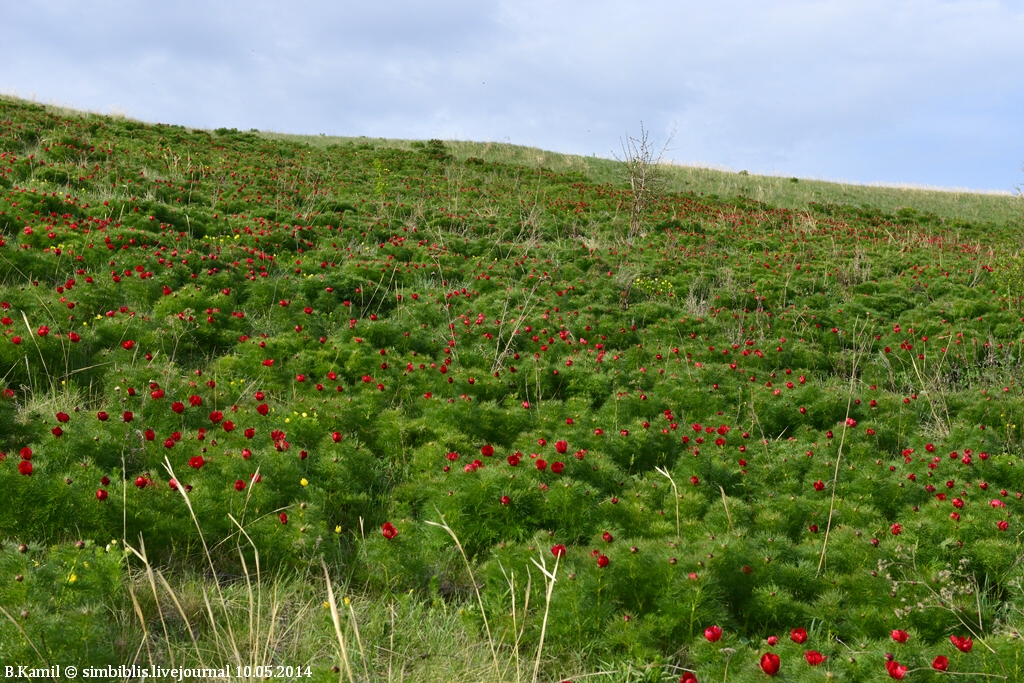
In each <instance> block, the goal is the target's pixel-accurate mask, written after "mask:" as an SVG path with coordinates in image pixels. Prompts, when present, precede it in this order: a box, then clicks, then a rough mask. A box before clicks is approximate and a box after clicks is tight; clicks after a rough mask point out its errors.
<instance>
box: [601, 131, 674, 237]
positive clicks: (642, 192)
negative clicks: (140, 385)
mask: <svg viewBox="0 0 1024 683" xmlns="http://www.w3.org/2000/svg"><path fill="white" fill-rule="evenodd" d="M674 136H675V131H672V134H671V135H669V137H668V140H666V141H665V144H664V145H662V147H661V149H660V150H657V151H656V150H655V145H654V143H653V142H652V141H651V139H650V131H649V130H647V129H646V128H644V124H643V122H642V121H641V122H640V137H633V136H631V135H629V134H628V133H627V134H626V138H625V139H624V140H620V142H621V143H622V157H621V158H620V157H619V156H618V155H614V156H615V159H616V160H617V161H619V162H620V163H621V164H622V165H623V167H624V170H625V172H626V179H627V180H628V181H629V187H630V190H632V194H633V196H632V202H631V205H630V207H629V239H630V240H632V239H633V238H634V237H636V236H637V235H638V234H640V221H641V219H642V218H643V216H644V214H645V213H647V209H648V208H650V206H651V204H652V203H653V202H654V201H655V199H656V198H657V196H658V195H659V194H660V192H661V189H662V187H663V186H664V182H665V178H664V172H663V167H662V159H663V158H664V156H665V150H666V149H668V145H669V143H670V142H672V138H673V137H674Z"/></svg>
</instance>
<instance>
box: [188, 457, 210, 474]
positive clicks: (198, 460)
mask: <svg viewBox="0 0 1024 683" xmlns="http://www.w3.org/2000/svg"><path fill="white" fill-rule="evenodd" d="M205 464H206V459H205V458H203V456H201V455H193V456H192V457H191V458H189V459H188V466H189V467H193V468H195V469H197V470H198V469H199V468H201V467H202V466H203V465H205Z"/></svg>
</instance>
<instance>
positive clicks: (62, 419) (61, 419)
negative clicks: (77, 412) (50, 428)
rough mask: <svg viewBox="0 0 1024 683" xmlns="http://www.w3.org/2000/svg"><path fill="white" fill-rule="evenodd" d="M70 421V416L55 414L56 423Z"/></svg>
mask: <svg viewBox="0 0 1024 683" xmlns="http://www.w3.org/2000/svg"><path fill="white" fill-rule="evenodd" d="M70 419H71V416H70V415H68V414H67V413H57V422H67V421H68V420H70Z"/></svg>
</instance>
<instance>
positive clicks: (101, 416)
mask: <svg viewBox="0 0 1024 683" xmlns="http://www.w3.org/2000/svg"><path fill="white" fill-rule="evenodd" d="M109 418H110V416H109V415H107V413H106V412H104V411H102V410H101V411H100V412H98V413H96V419H97V420H99V421H100V422H106V421H107V420H108V419H109Z"/></svg>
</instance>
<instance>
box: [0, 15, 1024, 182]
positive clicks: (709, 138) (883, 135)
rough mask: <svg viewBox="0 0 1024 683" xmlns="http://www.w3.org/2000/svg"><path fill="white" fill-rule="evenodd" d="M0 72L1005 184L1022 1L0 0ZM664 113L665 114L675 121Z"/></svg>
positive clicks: (325, 119)
mask: <svg viewBox="0 0 1024 683" xmlns="http://www.w3.org/2000/svg"><path fill="white" fill-rule="evenodd" d="M0 18H2V21H0V25H2V31H0V34H2V40H0V65H2V66H0V92H2V93H5V94H12V95H18V96H20V97H25V98H32V99H35V100H36V101H38V102H42V103H53V104H61V105H64V106H70V107H75V108H79V109H87V110H91V111H96V112H99V113H111V112H116V113H122V114H126V115H128V116H131V117H133V118H137V119H140V120H143V121H150V122H161V123H171V124H180V125H185V126H190V127H201V128H218V127H228V128H238V129H241V130H249V129H251V128H256V129H259V130H268V131H277V132H286V133H301V134H319V133H324V134H327V135H344V136H359V135H366V136H370V137H392V138H407V139H409V138H411V139H429V138H442V139H458V140H478V141H497V142H512V143H515V144H524V145H531V146H536V147H541V148H544V149H548V150H553V151H558V152H565V153H573V154H583V155H587V156H590V155H596V156H599V157H606V158H610V157H612V156H613V155H614V154H616V153H618V154H619V155H621V150H622V144H621V143H622V139H623V138H624V137H625V136H627V135H634V136H635V135H637V134H638V133H639V131H640V127H641V125H643V126H644V127H645V128H646V129H647V130H649V131H650V136H651V139H652V141H654V142H655V143H657V145H658V147H661V146H662V145H664V144H665V143H666V142H667V143H668V146H667V148H666V152H665V158H666V159H669V160H672V161H674V162H676V163H682V164H691V165H701V166H710V167H714V168H725V169H731V170H735V171H739V170H748V171H749V172H751V173H765V174H781V175H784V176H797V177H802V178H821V179H828V180H840V181H848V182H861V183H873V182H878V183H908V184H916V185H928V186H937V187H951V188H952V187H956V188H970V189H985V190H1002V191H1012V190H1014V188H1015V187H1016V186H1018V185H1022V184H1024V170H1022V162H1024V0H1016V1H1014V2H995V1H982V0H947V1H944V2H939V1H937V0H917V1H911V2H903V1H900V0H881V1H875V0H856V1H845V2H838V1H831V2H829V1H820V2H812V1H796V0H777V1H772V0H758V1H754V0H715V1H714V2H707V0H702V1H700V2H690V1H688V0H675V1H659V0H650V1H644V0H632V1H631V2H623V1H622V0H616V1H615V2H606V1H604V0H589V1H586V2H559V1H557V0H547V1H545V2H535V1H534V0H513V1H509V2H487V1H486V0H453V1H452V2H424V0H374V1H372V2H371V1H363V0H351V1H347V2H341V1H335V2H328V1H304V0H290V1H289V2H264V1H263V0H245V1H244V2H230V1H226V0H225V1H216V0H208V1H207V2H186V1H181V0H164V1H163V2H160V3H154V2H116V1H110V0H90V1H89V2H82V1H81V0H75V1H48V0H33V1H32V2H24V0H13V1H12V0H0ZM673 131H674V135H673Z"/></svg>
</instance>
